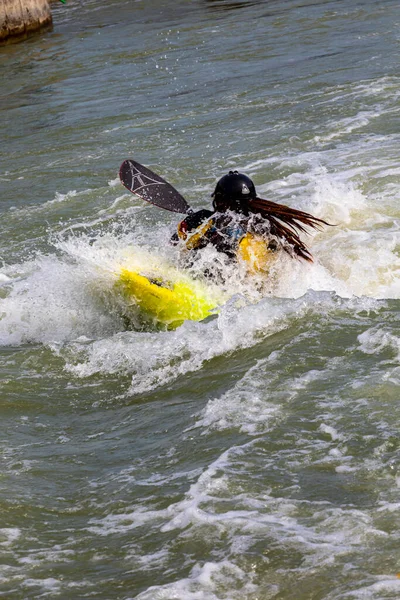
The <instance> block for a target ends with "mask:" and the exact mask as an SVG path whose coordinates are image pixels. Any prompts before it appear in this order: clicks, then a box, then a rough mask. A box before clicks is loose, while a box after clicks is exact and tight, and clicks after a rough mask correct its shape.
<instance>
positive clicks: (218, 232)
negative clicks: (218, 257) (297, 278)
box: [172, 171, 329, 270]
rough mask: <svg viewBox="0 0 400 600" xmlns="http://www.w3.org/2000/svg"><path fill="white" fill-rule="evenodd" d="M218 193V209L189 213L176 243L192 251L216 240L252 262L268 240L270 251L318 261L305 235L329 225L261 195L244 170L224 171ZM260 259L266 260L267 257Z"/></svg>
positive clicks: (219, 247)
mask: <svg viewBox="0 0 400 600" xmlns="http://www.w3.org/2000/svg"><path fill="white" fill-rule="evenodd" d="M212 197H213V209H214V210H213V211H211V210H204V209H203V210H199V211H197V212H194V213H191V214H189V215H188V216H187V217H185V219H183V221H181V222H180V223H179V225H178V231H177V233H176V234H175V235H174V236H173V238H172V242H173V243H179V241H180V240H182V242H183V243H184V247H185V249H187V250H199V249H201V248H204V247H206V246H207V245H209V244H212V246H214V247H215V248H216V249H217V250H218V251H219V252H223V253H225V254H226V255H227V256H228V257H229V258H231V259H237V258H238V257H239V256H240V254H242V256H243V257H244V258H245V259H246V260H247V259H248V258H249V256H248V255H249V253H250V254H251V253H252V252H253V250H252V248H256V247H257V248H258V249H259V248H260V240H262V246H263V248H264V255H265V253H269V254H270V253H271V252H276V251H277V250H279V249H283V250H284V251H285V252H287V253H288V254H290V256H292V257H295V258H302V259H304V260H306V261H308V262H313V258H312V255H311V253H310V251H309V250H308V248H307V246H306V244H305V243H304V242H303V241H302V240H301V239H300V237H299V234H300V233H307V230H306V228H305V226H308V227H310V228H312V229H320V228H321V227H322V226H323V225H329V223H327V222H326V221H324V220H322V219H319V218H317V217H314V216H313V215H311V214H309V213H306V212H303V211H301V210H297V209H295V208H290V207H288V206H285V205H283V204H278V203H276V202H271V201H269V200H264V199H262V198H259V197H258V196H257V192H256V188H255V185H254V183H253V181H252V180H251V179H250V177H247V175H244V174H243V173H239V172H238V171H229V173H228V174H227V175H224V176H223V177H222V178H221V179H220V180H219V181H218V183H217V185H216V187H215V190H214V192H213V194H212ZM254 242H256V243H258V246H256V245H254ZM252 244H253V245H252ZM257 252H258V253H259V254H260V252H259V250H257ZM253 254H254V252H253ZM253 258H254V257H253ZM256 258H257V261H258V263H262V261H263V260H264V259H265V256H264V257H262V256H258V257H256ZM257 261H256V262H257ZM253 262H254V261H253ZM260 269H261V270H262V267H260V265H258V267H257V265H256V268H255V270H260Z"/></svg>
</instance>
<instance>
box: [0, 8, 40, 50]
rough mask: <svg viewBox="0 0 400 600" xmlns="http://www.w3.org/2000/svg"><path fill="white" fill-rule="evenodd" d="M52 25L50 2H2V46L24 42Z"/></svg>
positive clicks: (0, 36) (0, 23) (0, 20)
mask: <svg viewBox="0 0 400 600" xmlns="http://www.w3.org/2000/svg"><path fill="white" fill-rule="evenodd" d="M51 24H52V18H51V11H50V3H49V0H0V45H1V44H7V43H10V42H18V41H20V40H24V39H25V38H27V37H28V36H29V35H31V34H32V33H34V32H35V31H39V30H40V29H44V28H50V27H51Z"/></svg>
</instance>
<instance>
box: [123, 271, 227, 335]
mask: <svg viewBox="0 0 400 600" xmlns="http://www.w3.org/2000/svg"><path fill="white" fill-rule="evenodd" d="M116 285H117V288H118V290H119V291H120V292H121V293H122V294H123V296H124V297H125V298H126V299H127V301H128V303H129V304H134V305H136V306H137V307H138V308H139V309H140V313H141V315H142V316H143V317H144V318H145V320H146V321H150V322H151V323H152V324H153V325H158V326H163V327H165V328H166V329H176V328H177V327H179V326H180V325H182V323H184V321H188V320H189V321H202V320H203V319H205V318H206V317H209V316H210V315H212V314H213V313H215V312H216V311H217V309H218V306H220V305H221V304H222V303H223V302H224V298H223V294H222V293H218V292H216V290H215V289H213V288H211V287H210V288H209V287H208V286H206V285H205V284H203V283H202V282H200V281H195V280H192V279H191V278H190V277H188V276H185V275H183V274H180V275H178V276H177V273H176V272H173V277H171V278H168V276H163V275H161V274H156V275H154V274H153V275H149V274H146V273H145V272H143V271H142V272H138V271H133V270H130V269H127V268H122V269H121V272H120V274H119V277H118V280H117V284H116Z"/></svg>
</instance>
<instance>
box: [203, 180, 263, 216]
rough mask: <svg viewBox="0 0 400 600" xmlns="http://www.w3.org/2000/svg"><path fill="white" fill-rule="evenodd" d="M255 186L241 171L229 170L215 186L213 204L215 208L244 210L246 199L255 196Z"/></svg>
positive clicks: (220, 209)
mask: <svg viewBox="0 0 400 600" xmlns="http://www.w3.org/2000/svg"><path fill="white" fill-rule="evenodd" d="M256 195H257V194H256V188H255V186H254V183H253V182H252V180H251V179H250V177H247V175H243V173H239V172H238V171H229V173H228V175H224V176H223V177H221V179H220V180H219V181H218V183H217V185H216V186H215V190H214V193H213V194H212V196H213V197H214V201H213V206H214V209H215V210H219V211H222V212H223V211H225V210H229V209H230V210H236V211H239V212H243V211H246V207H247V200H249V199H250V198H256Z"/></svg>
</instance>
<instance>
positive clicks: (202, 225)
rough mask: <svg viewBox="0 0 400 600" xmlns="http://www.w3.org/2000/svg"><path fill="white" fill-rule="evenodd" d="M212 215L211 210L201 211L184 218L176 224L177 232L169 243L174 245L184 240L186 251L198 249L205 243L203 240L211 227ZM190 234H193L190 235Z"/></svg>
mask: <svg viewBox="0 0 400 600" xmlns="http://www.w3.org/2000/svg"><path fill="white" fill-rule="evenodd" d="M212 215H213V213H212V211H211V210H206V209H203V210H198V211H197V212H195V213H191V214H190V215H188V216H187V217H185V218H184V219H183V221H181V222H180V223H179V224H178V231H177V233H174V234H173V236H172V238H171V243H172V244H174V245H176V244H177V243H178V242H179V240H184V241H186V247H187V248H188V249H190V250H191V249H194V248H200V247H201V246H202V242H205V241H206V240H205V239H204V238H203V236H204V234H205V233H206V232H207V231H208V230H209V229H210V227H212V223H211V220H210V217H211V216H212ZM196 229H199V231H198V232H196ZM192 232H193V234H192V235H190V234H191V233H192ZM204 245H205V244H204Z"/></svg>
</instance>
